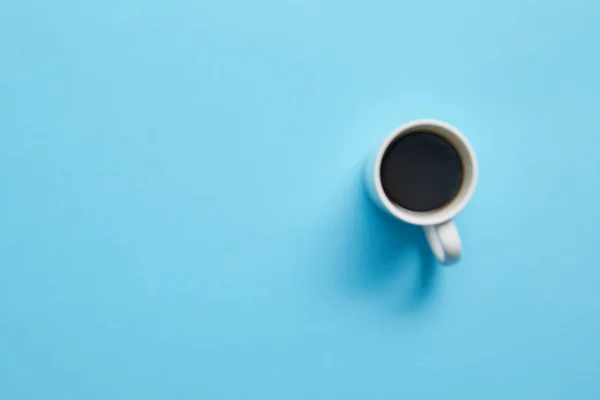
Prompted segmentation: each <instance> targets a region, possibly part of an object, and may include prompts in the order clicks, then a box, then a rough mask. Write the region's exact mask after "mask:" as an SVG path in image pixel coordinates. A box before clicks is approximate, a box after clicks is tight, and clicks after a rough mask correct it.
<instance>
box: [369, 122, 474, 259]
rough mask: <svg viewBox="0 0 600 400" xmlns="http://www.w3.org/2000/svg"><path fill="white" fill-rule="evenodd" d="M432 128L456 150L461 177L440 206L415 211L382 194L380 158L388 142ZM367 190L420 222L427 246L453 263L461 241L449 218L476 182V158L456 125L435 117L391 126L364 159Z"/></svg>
mask: <svg viewBox="0 0 600 400" xmlns="http://www.w3.org/2000/svg"><path fill="white" fill-rule="evenodd" d="M424 131H425V132H431V133H434V134H437V135H439V136H441V137H442V138H444V139H445V140H446V141H447V142H449V143H450V144H451V145H452V146H453V147H454V149H455V150H456V151H457V152H458V154H459V156H460V159H461V162H462V167H463V168H462V169H463V177H462V178H463V179H462V184H461V186H460V188H459V189H458V193H457V194H456V196H455V197H454V198H453V199H452V200H451V201H450V202H449V203H448V204H446V205H444V206H442V207H440V208H439V209H435V210H431V211H426V212H417V211H411V210H407V209H405V208H402V207H400V206H399V205H397V204H395V203H393V202H392V201H391V200H390V199H389V198H388V197H387V196H386V194H385V192H384V190H383V187H382V183H381V162H382V159H383V155H384V154H385V153H386V151H387V150H388V148H389V146H390V145H391V144H392V143H393V142H394V141H395V140H397V139H398V138H400V137H401V136H403V135H407V134H409V133H413V132H424ZM365 175H366V177H365V178H366V179H365V183H366V188H367V192H368V193H369V196H370V197H371V199H372V200H373V202H374V203H375V204H376V205H378V206H379V207H380V208H381V209H382V210H383V211H384V212H386V213H388V214H390V215H391V216H392V217H394V218H397V219H399V220H401V221H404V222H407V223H409V224H413V225H419V226H422V227H423V229H424V230H425V235H426V237H427V241H428V242H429V246H430V247H431V250H432V251H433V253H434V255H435V256H436V258H437V259H438V260H439V261H440V262H441V263H442V264H452V263H454V262H456V261H457V260H458V259H459V258H460V255H461V241H460V236H459V234H458V230H457V228H456V225H455V224H454V222H453V221H452V219H453V218H454V217H455V216H456V215H457V214H458V213H459V212H461V211H462V210H463V208H465V206H466V205H467V203H468V202H469V200H470V199H471V196H472V195H473V192H474V190H475V185H476V183H477V159H476V158H475V152H474V151H473V148H472V147H471V145H470V144H469V142H468V141H467V139H466V138H465V136H464V135H463V134H462V133H461V132H460V131H459V130H458V129H456V128H455V127H453V126H452V125H450V124H447V123H445V122H442V121H437V120H417V121H412V122H409V123H407V124H405V125H402V126H400V127H399V128H397V129H396V130H394V131H393V132H392V133H391V134H390V135H389V136H388V137H387V138H386V139H385V140H384V141H383V143H382V144H381V145H380V146H379V147H378V148H377V149H376V151H374V152H373V153H372V154H371V155H370V157H369V158H368V161H367V163H366V170H365Z"/></svg>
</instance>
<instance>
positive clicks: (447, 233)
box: [423, 220, 461, 265]
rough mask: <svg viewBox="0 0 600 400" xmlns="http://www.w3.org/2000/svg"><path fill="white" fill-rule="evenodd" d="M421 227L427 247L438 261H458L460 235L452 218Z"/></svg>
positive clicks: (450, 262) (443, 262)
mask: <svg viewBox="0 0 600 400" xmlns="http://www.w3.org/2000/svg"><path fill="white" fill-rule="evenodd" d="M423 229H424V230H425V236H426V237H427V241H428V242H429V247H431V250H432V251H433V254H435V256H436V258H437V259H438V260H439V261H440V263H442V264H445V265H450V264H453V263H455V262H456V261H458V259H459V258H460V253H461V244H460V236H459V234H458V229H456V225H455V224H454V222H453V221H452V220H449V221H446V222H442V223H441V224H438V225H428V226H424V227H423Z"/></svg>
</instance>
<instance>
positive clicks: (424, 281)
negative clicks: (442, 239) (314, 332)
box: [343, 177, 438, 310]
mask: <svg viewBox="0 0 600 400" xmlns="http://www.w3.org/2000/svg"><path fill="white" fill-rule="evenodd" d="M349 192H350V193H347V197H346V198H352V199H354V203H353V204H352V206H351V207H349V209H348V212H347V213H346V216H347V218H348V220H346V221H345V224H344V225H345V227H346V229H345V232H344V233H343V236H344V237H345V238H346V239H347V240H348V242H347V243H346V249H347V253H346V255H345V257H344V259H345V262H344V271H345V272H344V274H345V276H346V278H348V284H349V287H350V290H352V291H353V292H355V293H356V292H358V293H361V292H362V293H365V292H377V293H378V294H382V295H387V294H390V292H391V294H390V296H389V297H391V299H392V300H391V301H392V303H393V304H395V307H399V308H400V310H407V309H418V308H420V307H422V306H424V305H426V304H428V303H429V300H431V298H432V296H433V294H434V289H435V286H436V285H435V284H436V281H437V272H438V268H437V267H436V262H435V257H434V256H433V253H432V252H431V249H430V248H429V244H428V243H427V240H426V238H425V234H424V232H423V228H422V227H420V226H416V225H410V224H407V223H404V222H402V221H399V220H397V219H394V218H393V217H391V216H389V215H387V214H385V213H384V212H383V211H382V210H380V209H379V208H378V207H377V206H376V205H375V204H374V203H373V202H372V201H371V200H370V199H369V197H368V195H367V193H366V191H365V189H364V183H363V181H362V179H360V178H359V177H357V179H356V182H355V183H354V184H353V185H352V190H350V191H349Z"/></svg>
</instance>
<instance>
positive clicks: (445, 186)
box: [365, 119, 478, 264]
mask: <svg viewBox="0 0 600 400" xmlns="http://www.w3.org/2000/svg"><path fill="white" fill-rule="evenodd" d="M477 178H478V171H477V159H476V157H475V152H474V151H473V148H472V147H471V145H470V143H469V142H468V140H467V138H466V137H465V136H464V135H463V134H462V133H461V132H460V131H459V130H458V129H457V128H455V127H454V126H452V125H450V124H448V123H445V122H442V121H437V120H429V119H427V120H416V121H412V122H409V123H407V124H405V125H402V126H400V127H399V128H397V129H395V130H394V131H393V132H392V133H391V134H390V135H389V136H388V137H387V138H386V139H385V140H384V141H383V143H382V144H381V145H380V146H379V147H378V148H377V149H376V150H375V151H374V152H373V153H372V154H371V155H370V157H369V158H368V161H367V163H366V169H365V183H366V189H367V192H368V193H369V196H370V197H371V199H372V200H373V202H374V203H375V204H376V205H377V206H379V208H380V209H382V210H383V211H384V212H386V213H387V214H389V215H391V216H392V217H394V218H396V219H398V220H400V221H403V222H406V223H409V224H413V225H419V226H422V227H423V229H424V231H425V235H426V237H427V241H428V242H429V246H430V247H431V250H432V251H433V253H434V255H435V256H436V258H437V259H438V260H439V261H440V262H441V263H442V264H452V263H454V262H456V261H457V260H458V259H459V258H460V255H461V251H462V248H461V240H460V236H459V234H458V230H457V228H456V225H455V223H454V221H453V218H454V217H455V216H456V215H457V214H458V213H460V212H461V211H462V210H463V209H464V208H465V206H466V205H467V203H468V202H469V200H470V199H471V197H472V195H473V192H474V190H475V185H476V183H477Z"/></svg>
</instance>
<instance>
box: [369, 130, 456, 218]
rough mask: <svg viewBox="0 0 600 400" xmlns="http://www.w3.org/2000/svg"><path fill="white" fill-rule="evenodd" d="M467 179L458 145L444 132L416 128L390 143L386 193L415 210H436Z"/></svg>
mask: <svg viewBox="0 0 600 400" xmlns="http://www.w3.org/2000/svg"><path fill="white" fill-rule="evenodd" d="M462 180H463V165H462V162H461V159H460V156H459V154H458V152H457V151H456V149H455V148H454V147H453V146H452V145H451V144H450V143H449V142H448V141H447V140H446V139H444V138H442V137H441V136H439V135H437V134H435V133H431V132H414V133H409V134H407V135H404V136H401V137H400V138H398V139H397V140H395V141H394V142H392V144H391V145H390V146H389V147H388V149H387V151H386V152H385V154H384V155H383V160H382V162H381V183H382V186H383V190H384V192H385V194H386V196H387V197H388V198H389V199H390V200H391V201H392V203H395V204H396V205H398V206H400V207H402V208H405V209H408V210H411V211H420V212H424V211H433V210H436V209H439V208H442V207H444V206H445V205H447V204H448V203H450V202H451V201H452V200H453V199H454V198H455V197H456V195H457V194H458V191H459V190H460V187H461V185H462Z"/></svg>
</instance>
